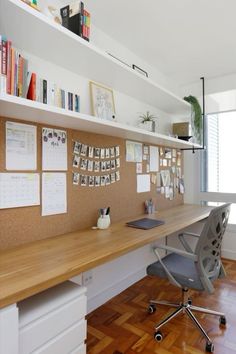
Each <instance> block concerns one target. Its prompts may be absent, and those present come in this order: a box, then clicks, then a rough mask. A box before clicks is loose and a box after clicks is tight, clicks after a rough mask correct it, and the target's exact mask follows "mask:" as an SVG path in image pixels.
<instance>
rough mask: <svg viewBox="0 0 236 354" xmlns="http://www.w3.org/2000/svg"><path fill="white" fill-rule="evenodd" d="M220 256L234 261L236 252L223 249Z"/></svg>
mask: <svg viewBox="0 0 236 354" xmlns="http://www.w3.org/2000/svg"><path fill="white" fill-rule="evenodd" d="M221 255H222V257H223V258H228V259H232V260H236V252H235V251H231V250H227V249H224V250H222V251H221Z"/></svg>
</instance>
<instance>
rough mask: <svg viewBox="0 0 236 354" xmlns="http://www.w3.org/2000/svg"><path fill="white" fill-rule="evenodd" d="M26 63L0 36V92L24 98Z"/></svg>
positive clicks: (25, 90)
mask: <svg viewBox="0 0 236 354" xmlns="http://www.w3.org/2000/svg"><path fill="white" fill-rule="evenodd" d="M27 73H28V61H27V60H26V59H25V58H24V57H23V56H22V55H21V54H20V53H19V52H18V51H17V50H16V49H15V48H13V47H12V42H11V41H9V40H7V38H6V37H5V36H1V35H0V92H1V93H8V94H9V95H14V96H19V97H24V98H26V96H27Z"/></svg>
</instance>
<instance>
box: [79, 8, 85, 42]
mask: <svg viewBox="0 0 236 354" xmlns="http://www.w3.org/2000/svg"><path fill="white" fill-rule="evenodd" d="M80 26H81V37H82V38H84V3H83V1H80Z"/></svg>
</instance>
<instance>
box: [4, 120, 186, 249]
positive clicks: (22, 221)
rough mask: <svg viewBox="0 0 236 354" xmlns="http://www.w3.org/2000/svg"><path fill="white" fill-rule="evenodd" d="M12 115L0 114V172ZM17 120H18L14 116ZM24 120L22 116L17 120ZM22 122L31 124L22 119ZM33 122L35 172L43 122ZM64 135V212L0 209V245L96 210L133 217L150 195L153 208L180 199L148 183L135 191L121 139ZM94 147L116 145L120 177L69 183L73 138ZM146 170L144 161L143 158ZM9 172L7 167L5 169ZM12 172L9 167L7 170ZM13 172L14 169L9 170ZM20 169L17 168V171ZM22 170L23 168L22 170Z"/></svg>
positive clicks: (80, 220) (69, 225) (90, 220)
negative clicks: (141, 190) (91, 185)
mask: <svg viewBox="0 0 236 354" xmlns="http://www.w3.org/2000/svg"><path fill="white" fill-rule="evenodd" d="M6 121H14V119H10V118H9V119H6V118H0V172H6V169H5V122H6ZM17 122H19V120H17ZM20 122H22V123H24V120H23V119H22V121H20ZM25 123H26V124H31V123H29V122H25ZM32 124H33V125H36V126H37V137H38V139H37V144H38V145H37V153H38V155H37V166H38V169H37V172H39V173H41V172H42V156H41V150H42V142H41V133H42V128H43V127H44V126H45V125H39V124H34V123H32ZM61 128H62V129H64V128H63V127H61ZM65 130H66V131H67V134H68V135H67V136H68V172H67V203H68V204H67V208H68V212H67V213H66V214H60V215H53V216H44V217H42V216H41V207H40V206H33V207H24V208H13V209H1V210H0V249H6V248H10V247H13V246H16V245H20V244H24V243H27V242H31V241H36V240H40V239H44V238H48V237H52V236H56V235H61V234H64V233H67V232H72V231H75V230H79V229H84V228H88V227H91V226H93V225H96V222H97V217H98V210H99V209H100V208H102V207H108V206H110V208H111V214H110V215H111V221H112V222H117V221H119V220H121V219H122V218H124V217H136V216H137V215H140V214H143V213H144V201H145V200H146V199H148V198H153V199H154V200H155V202H156V204H157V210H161V209H165V208H169V207H173V206H175V205H179V204H182V203H183V196H182V195H180V194H178V193H177V194H176V196H175V198H174V200H172V201H170V200H168V199H165V197H164V196H163V195H161V194H157V193H156V186H155V185H153V184H152V185H151V192H148V193H139V194H137V192H136V164H135V163H132V162H126V161H125V140H124V139H120V138H115V137H109V136H104V135H98V134H91V133H87V132H80V131H76V130H70V129H65ZM74 140H79V141H81V142H82V143H84V144H88V145H91V146H96V147H112V146H115V145H119V146H120V176H121V179H120V181H118V182H116V183H114V184H110V185H109V186H104V187H103V186H101V187H97V188H95V187H94V188H89V187H82V186H77V185H73V184H72V171H73V170H74V171H75V172H76V171H77V169H75V168H73V167H72V159H73V158H72V157H73V155H72V152H73V141H74ZM143 171H146V161H143ZM8 172H9V171H8ZM11 172H12V171H11ZM13 172H14V171H13ZM17 172H20V171H17ZM24 172H25V171H24Z"/></svg>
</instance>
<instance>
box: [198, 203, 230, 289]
mask: <svg viewBox="0 0 236 354" xmlns="http://www.w3.org/2000/svg"><path fill="white" fill-rule="evenodd" d="M229 212H230V204H224V205H222V206H219V207H217V208H214V209H213V210H212V211H211V213H210V215H209V217H208V219H207V221H206V223H205V225H204V227H203V230H202V232H201V234H200V237H199V240H198V243H197V245H196V248H195V254H196V255H197V256H198V262H197V264H196V266H197V267H198V271H199V273H200V274H201V276H200V278H201V282H202V284H203V285H204V288H205V289H206V290H207V291H208V292H209V293H212V292H213V290H214V288H213V285H212V280H214V279H216V278H218V277H219V275H220V272H221V270H222V269H221V268H222V267H223V266H222V263H221V258H220V257H221V244H222V239H223V235H224V232H225V229H226V226H227V223H228V218H229Z"/></svg>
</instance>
